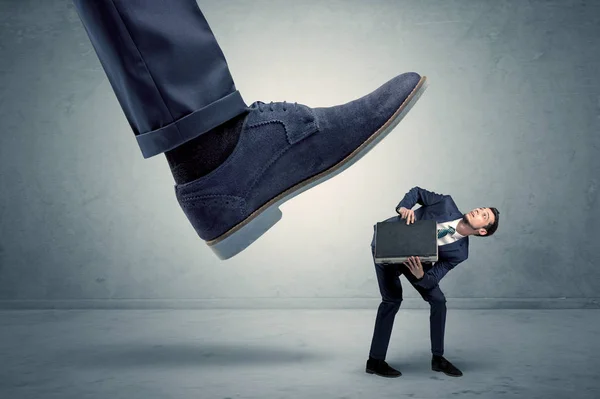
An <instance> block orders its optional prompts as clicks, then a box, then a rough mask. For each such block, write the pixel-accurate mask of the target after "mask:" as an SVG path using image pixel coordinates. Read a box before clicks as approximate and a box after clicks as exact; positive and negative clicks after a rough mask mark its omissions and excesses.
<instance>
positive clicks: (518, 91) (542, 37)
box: [0, 0, 600, 306]
mask: <svg viewBox="0 0 600 399" xmlns="http://www.w3.org/2000/svg"><path fill="white" fill-rule="evenodd" d="M199 5H200V8H201V9H202V11H203V12H204V14H205V16H206V18H207V20H208V21H209V23H210V25H211V27H212V29H213V31H214V33H215V35H216V37H217V39H218V41H219V43H220V45H221V47H222V49H223V51H224V53H225V55H226V58H227V60H228V62H229V65H230V68H231V72H232V75H233V77H234V79H235V82H236V85H237V87H238V88H239V90H240V91H241V93H242V95H243V97H244V99H245V100H246V101H247V102H248V103H251V102H253V101H255V100H262V101H267V102H268V101H283V100H287V101H291V102H293V101H297V102H299V103H304V104H307V105H311V106H328V105H334V104H338V103H343V102H346V101H349V100H352V99H354V98H357V97H359V96H362V95H363V94H366V93H367V92H370V91H371V90H373V89H375V88H376V87H378V86H379V85H380V84H382V83H383V82H385V81H386V80H388V79H390V78H391V77H393V76H395V75H397V74H399V73H403V72H407V71H416V72H419V73H421V74H423V75H426V76H428V77H429V79H430V86H429V89H428V90H427V91H426V93H425V95H424V96H423V97H422V98H421V100H420V101H419V103H418V104H417V105H416V106H415V107H414V108H413V110H412V111H411V112H410V113H409V115H408V116H407V117H406V119H405V120H404V121H403V122H401V124H400V125H399V127H398V128H397V129H396V130H395V131H394V133H393V134H391V135H390V136H389V137H388V138H386V139H385V140H384V141H383V143H382V144H381V145H379V146H378V147H377V148H376V149H374V150H373V151H372V152H371V153H369V155H367V156H366V157H365V158H364V159H363V160H362V161H361V162H359V163H358V164H356V165H355V166H353V167H351V168H350V169H349V170H348V171H346V172H344V173H343V174H341V175H340V176H338V177H336V178H334V179H333V180H331V181H329V182H327V183H325V184H322V185H320V186H318V187H316V188H314V189H312V190H310V191H308V192H306V193H305V194H303V195H301V196H300V197H298V198H296V199H294V200H292V201H290V202H289V203H287V204H285V205H284V206H283V207H282V211H283V214H284V216H283V220H282V221H281V222H280V223H279V224H278V225H276V227H274V228H273V229H271V230H270V231H269V232H268V233H267V234H266V235H265V236H263V237H262V238H261V239H260V240H259V241H257V242H256V243H255V244H253V245H252V246H251V247H250V248H248V249H247V250H246V251H244V252H243V253H242V254H240V255H238V256H236V257H235V258H233V259H231V260H228V261H226V262H221V261H219V260H218V259H217V258H216V257H215V256H214V255H213V254H212V252H211V251H210V249H209V248H208V247H207V246H206V245H205V244H204V243H203V242H202V241H201V240H200V239H199V238H198V237H197V236H196V235H195V233H194V231H193V229H192V228H191V226H190V225H189V224H188V222H187V219H186V218H185V216H184V215H183V213H182V212H181V210H180V208H179V206H178V204H177V202H176V200H175V197H174V194H173V179H172V177H171V174H170V172H169V169H168V166H167V163H166V160H165V159H164V157H163V156H157V157H154V158H152V159H148V160H144V159H143V158H142V156H141V154H140V152H139V150H138V147H137V144H136V142H135V140H134V137H133V134H132V132H131V130H130V128H129V125H128V124H127V121H126V119H125V117H124V115H123V113H122V111H121V108H120V106H119V104H118V103H117V100H116V97H115V95H114V93H113V91H112V89H111V87H110V85H109V83H108V81H107V79H106V77H105V74H104V71H103V70H102V68H101V66H100V63H99V61H98V58H97V56H96V54H95V52H94V51H93V49H92V46H91V44H90V42H89V39H88V37H87V35H86V34H85V31H84V29H83V26H82V24H81V22H80V21H79V18H78V16H77V14H76V12H75V10H74V8H73V6H72V4H71V3H70V1H67V0H61V1H59V0H52V1H50V0H48V1H46V0H44V1H41V0H38V1H22V0H19V1H16V0H15V1H7V0H4V1H0V51H1V54H2V55H1V57H0V132H1V135H0V299H3V300H41V301H48V300H75V301H80V300H103V299H122V300H130V299H135V300H139V302H137V303H142V304H144V305H143V306H152V305H151V304H152V303H157V302H156V301H155V302H152V301H146V302H144V301H145V300H149V299H153V300H178V299H210V300H211V301H208V302H205V303H209V304H216V303H219V300H232V301H234V302H232V303H235V301H236V300H237V301H238V303H239V304H241V305H243V304H251V303H258V302H259V301H263V302H261V303H264V301H266V303H285V304H287V305H285V306H292V305H294V304H297V303H301V302H302V300H310V301H313V303H319V301H318V300H319V299H323V301H324V302H322V303H326V298H340V300H346V299H347V300H348V302H347V303H353V304H361V303H364V301H369V300H370V301H375V300H376V298H377V296H378V290H377V284H376V280H375V275H374V270H373V266H372V263H371V258H370V251H369V242H370V239H371V234H372V225H373V224H374V223H375V222H377V221H379V220H381V219H385V218H387V217H389V216H391V215H392V214H393V212H394V206H395V205H396V204H397V203H398V201H399V200H400V199H401V198H402V196H403V195H404V194H405V192H406V191H407V190H409V189H410V188H411V187H413V186H415V185H419V186H421V187H423V188H427V189H430V190H433V191H436V192H441V193H445V194H450V195H452V196H453V197H454V199H455V201H456V203H457V204H458V205H459V207H460V208H461V210H462V211H468V210H470V209H471V208H473V207H478V206H496V207H497V208H499V210H500V212H501V217H502V220H501V226H500V229H499V231H498V232H497V233H496V235H495V236H494V237H493V238H489V239H478V238H472V239H471V253H470V257H469V259H468V260H467V261H466V262H464V263H463V264H461V265H460V266H459V267H457V268H456V269H455V270H453V271H452V272H450V273H449V274H448V275H447V276H446V277H445V278H444V280H442V284H441V287H442V289H443V291H444V292H445V293H446V296H447V297H448V298H450V299H452V298H455V299H456V300H457V301H458V299H459V298H463V299H464V301H467V302H466V303H468V302H469V299H473V300H475V299H476V298H492V299H494V298H513V300H514V299H516V300H517V302H518V301H519V300H523V301H524V302H527V301H532V300H537V299H538V298H565V297H566V298H580V299H581V298H582V300H583V302H582V303H587V304H588V306H589V304H590V303H591V304H594V303H596V304H597V303H598V302H595V300H596V298H597V297H599V295H598V292H599V290H600V267H599V266H600V257H599V255H598V251H597V248H598V244H597V243H598V238H597V237H596V236H595V235H594V230H595V229H596V228H597V226H598V225H600V217H599V212H598V211H599V210H600V206H599V202H598V187H599V181H598V180H599V178H600V173H599V172H600V160H599V159H600V158H599V156H600V135H599V132H600V77H598V71H600V7H599V5H598V3H597V2H595V1H592V0H590V1H580V0H577V1H575V0H572V1H541V0H539V1H527V2H525V1H498V0H485V1H468V0H453V1H441V0H440V1H433V0H428V1H421V0H419V1H417V0H407V1H373V2H365V1H358V0H354V1H341V0H338V1H327V2H323V1H317V0H310V1H302V2H289V1H256V0H253V1H242V0H236V1H208V0H201V1H199ZM439 158H442V159H444V160H447V161H448V163H447V164H446V165H445V166H444V167H442V168H440V169H438V168H437V165H438V159H439ZM403 282H404V286H405V287H406V289H405V297H406V298H409V299H410V298H415V300H416V299H417V298H420V297H419V296H418V295H417V293H416V292H415V291H414V290H413V289H412V288H411V287H410V286H409V285H408V284H407V283H406V280H403ZM303 298H304V299H303ZM271 299H273V300H272V301H271ZM327 300H330V299H327ZM253 301H254V302H253ZM269 301H271V302H269ZM278 301H279V302H278ZM315 301H316V302H315ZM502 301H504V299H503V300H500V301H499V302H496V303H506V302H502ZM5 303H10V302H5ZM12 303H16V302H12ZM78 303H86V302H78ZM92 303H93V302H92ZM111 303H112V302H111ZM148 304H150V305H148ZM7 306H10V305H7Z"/></svg>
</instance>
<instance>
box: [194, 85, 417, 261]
mask: <svg viewBox="0 0 600 399" xmlns="http://www.w3.org/2000/svg"><path fill="white" fill-rule="evenodd" d="M427 87H428V82H427V77H426V76H422V77H421V79H420V80H419V82H418V83H417V85H416V86H415V88H414V89H413V91H412V92H411V93H410V94H409V95H408V97H407V98H406V100H404V102H403V103H402V105H400V107H399V108H398V109H397V110H396V112H394V114H393V115H392V116H391V118H390V119H388V121H387V122H386V123H385V124H384V125H383V126H382V127H381V128H379V129H378V130H377V131H376V132H375V133H373V134H372V135H371V136H370V137H369V138H368V139H367V140H365V141H364V142H363V143H362V144H361V145H360V146H359V147H357V148H356V149H355V150H354V151H352V152H351V153H350V154H349V155H348V156H346V158H344V159H342V160H341V161H340V162H338V163H337V164H335V165H333V166H332V167H330V168H329V169H326V170H324V171H322V172H320V173H318V174H316V175H314V176H312V177H309V178H308V179H306V180H304V181H302V182H300V183H297V184H296V185H294V186H292V187H290V188H288V189H287V190H285V191H283V192H282V193H280V194H279V195H277V196H276V197H274V198H272V199H271V200H269V201H268V202H267V203H265V204H264V205H262V206H261V207H260V208H258V209H257V210H255V211H254V212H253V213H251V214H250V215H249V216H248V217H247V218H246V219H244V220H243V221H241V222H240V223H238V224H237V225H235V226H234V227H232V228H231V229H229V230H228V231H227V232H225V233H223V234H222V235H220V236H219V237H217V238H215V239H213V240H210V241H206V244H207V245H208V246H209V247H210V248H211V249H212V250H213V252H214V253H215V254H216V255H217V256H218V257H219V259H221V260H225V259H229V258H231V257H233V256H235V255H237V254H238V253H240V252H242V251H243V250H244V249H246V248H247V247H249V246H250V244H252V243H253V242H254V241H256V240H257V239H258V238H260V237H261V236H262V235H263V234H264V233H266V232H267V231H268V230H269V229H270V228H271V227H273V226H274V225H275V224H276V223H277V222H278V221H279V220H281V217H282V213H281V210H280V209H279V206H281V205H282V204H283V203H285V202H286V201H288V200H290V199H292V198H294V197H295V196H297V195H298V194H301V193H303V192H304V191H306V190H309V189H311V188H313V187H315V186H317V185H319V184H321V183H323V182H325V181H327V180H329V179H331V178H332V177H334V176H336V175H338V174H340V173H341V172H343V171H344V170H346V169H348V168H349V167H350V166H352V165H353V164H355V163H356V162H357V161H358V160H359V159H361V158H362V157H363V156H365V155H366V154H367V153H368V152H369V151H370V150H371V149H373V147H375V145H377V144H379V142H380V141H381V140H383V139H384V138H385V137H386V136H387V135H388V134H389V133H390V132H391V131H392V130H393V129H394V128H395V127H396V126H397V125H398V123H400V121H401V120H402V119H403V118H404V116H405V115H406V114H407V113H408V111H410V110H411V108H412V107H413V106H414V105H415V103H416V102H417V100H418V99H419V98H420V97H421V95H423V92H424V91H425V90H426V89H427Z"/></svg>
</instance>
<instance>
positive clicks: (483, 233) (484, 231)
mask: <svg viewBox="0 0 600 399" xmlns="http://www.w3.org/2000/svg"><path fill="white" fill-rule="evenodd" d="M478 233H479V235H480V236H484V235H486V234H487V230H486V229H479V231H478Z"/></svg>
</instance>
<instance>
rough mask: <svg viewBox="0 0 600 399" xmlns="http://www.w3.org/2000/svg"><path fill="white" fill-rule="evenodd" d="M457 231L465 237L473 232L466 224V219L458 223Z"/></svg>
mask: <svg viewBox="0 0 600 399" xmlns="http://www.w3.org/2000/svg"><path fill="white" fill-rule="evenodd" d="M456 231H457V232H458V234H460V235H461V236H465V237H466V236H468V235H471V234H473V233H472V231H471V229H470V228H469V226H466V224H465V221H464V220H462V219H461V220H460V221H459V222H458V224H457V225H456Z"/></svg>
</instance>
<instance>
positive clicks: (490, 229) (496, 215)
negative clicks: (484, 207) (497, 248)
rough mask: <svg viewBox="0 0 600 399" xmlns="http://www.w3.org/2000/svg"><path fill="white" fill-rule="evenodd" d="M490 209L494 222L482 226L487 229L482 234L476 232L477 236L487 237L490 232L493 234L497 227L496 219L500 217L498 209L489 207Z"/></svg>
mask: <svg viewBox="0 0 600 399" xmlns="http://www.w3.org/2000/svg"><path fill="white" fill-rule="evenodd" d="M490 210H491V211H492V213H493V214H494V222H493V223H490V224H488V225H487V226H484V227H483V228H484V229H485V230H486V231H487V234H486V235H483V236H482V235H479V234H477V235H478V236H479V237H489V236H491V235H492V234H494V233H495V232H496V230H497V229H498V219H500V212H499V211H498V209H496V208H492V207H490Z"/></svg>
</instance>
